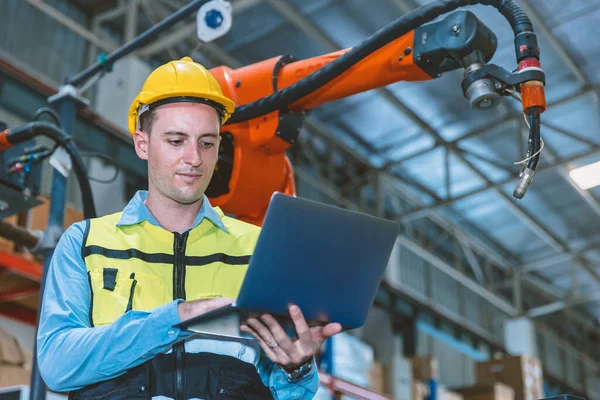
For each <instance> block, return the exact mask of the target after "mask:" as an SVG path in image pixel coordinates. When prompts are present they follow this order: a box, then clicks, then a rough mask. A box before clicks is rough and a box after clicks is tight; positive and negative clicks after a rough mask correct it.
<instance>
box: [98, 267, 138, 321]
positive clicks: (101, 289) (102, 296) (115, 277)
mask: <svg viewBox="0 0 600 400" xmlns="http://www.w3.org/2000/svg"><path fill="white" fill-rule="evenodd" d="M90 283H91V285H92V292H93V304H92V320H93V321H94V325H95V326H99V325H107V324H111V323H113V322H114V321H115V320H116V319H117V318H119V317H120V316H121V315H123V314H125V313H126V312H127V311H129V310H130V309H131V307H132V301H133V299H134V298H135V291H136V286H137V280H136V279H135V276H134V275H132V274H129V275H127V274H126V272H124V271H119V270H115V269H113V268H103V269H102V270H98V271H90Z"/></svg>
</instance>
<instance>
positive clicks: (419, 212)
mask: <svg viewBox="0 0 600 400" xmlns="http://www.w3.org/2000/svg"><path fill="white" fill-rule="evenodd" d="M594 155H600V150H598V149H592V150H589V151H586V152H583V153H579V154H576V155H574V156H571V157H567V158H565V159H562V160H560V161H559V162H557V163H554V164H550V165H544V166H542V167H540V168H538V169H537V170H536V175H539V174H540V173H544V172H548V171H553V170H555V169H556V168H558V167H560V166H563V165H566V164H568V163H571V162H575V161H578V160H580V159H584V158H587V157H589V156H594ZM509 183H516V177H512V176H511V177H509V178H506V179H503V180H501V181H499V182H496V183H492V184H487V185H485V186H482V187H480V188H478V189H474V190H471V191H469V192H466V193H463V194H461V195H459V196H455V197H453V198H451V199H448V200H443V201H441V202H439V203H437V204H433V205H431V206H425V207H421V208H417V209H416V210H413V211H410V212H408V213H406V214H404V215H403V216H401V217H400V218H399V220H400V221H401V222H409V221H412V220H415V219H418V218H422V217H423V216H425V215H427V214H429V213H430V212H431V211H432V210H435V209H438V208H441V207H445V206H448V205H450V204H452V203H454V202H456V201H459V200H463V199H466V198H467V197H471V196H474V195H476V194H479V193H482V192H485V191H487V190H494V189H497V188H499V187H502V186H504V185H506V184H509Z"/></svg>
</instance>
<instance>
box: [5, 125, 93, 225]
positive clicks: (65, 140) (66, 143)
mask: <svg viewBox="0 0 600 400" xmlns="http://www.w3.org/2000/svg"><path fill="white" fill-rule="evenodd" d="M40 135H42V136H46V137H49V138H50V139H52V140H54V141H55V142H57V143H59V144H60V145H62V146H63V147H64V148H65V150H66V151H67V153H68V154H69V156H70V157H71V160H72V162H73V171H74V172H75V176H76V177H77V182H78V183H79V187H80V188H81V196H82V197H83V214H84V217H85V218H86V219H88V218H95V217H96V207H95V205H94V197H93V196H92V188H91V186H90V181H89V180H88V177H87V172H86V169H85V166H84V165H83V161H82V160H81V157H80V156H79V151H78V150H77V147H76V146H75V143H74V142H73V140H72V138H71V136H69V135H67V134H66V133H65V132H64V131H63V130H61V129H60V128H58V127H56V126H54V125H52V124H49V123H47V122H30V123H28V124H25V125H21V126H19V127H16V128H13V129H11V130H10V131H8V132H7V134H6V136H5V138H4V139H5V140H6V141H7V142H8V143H10V144H13V145H14V144H17V143H22V142H25V141H27V140H30V139H33V138H34V137H36V136H40ZM0 139H2V138H1V137H0Z"/></svg>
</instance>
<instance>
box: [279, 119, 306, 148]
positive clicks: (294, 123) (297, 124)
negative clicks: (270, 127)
mask: <svg viewBox="0 0 600 400" xmlns="http://www.w3.org/2000/svg"><path fill="white" fill-rule="evenodd" d="M305 117H306V113H304V112H302V113H298V114H293V113H280V114H279V126H278V127H277V132H275V135H277V137H280V138H281V139H283V140H285V141H286V142H288V143H291V144H294V143H296V139H298V135H300V130H301V129H302V125H303V124H304V118H305Z"/></svg>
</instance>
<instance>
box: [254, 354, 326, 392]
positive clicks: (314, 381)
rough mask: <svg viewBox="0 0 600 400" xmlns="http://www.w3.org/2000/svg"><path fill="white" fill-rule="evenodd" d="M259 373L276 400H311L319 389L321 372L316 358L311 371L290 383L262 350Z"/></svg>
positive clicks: (313, 360) (285, 375)
mask: <svg viewBox="0 0 600 400" xmlns="http://www.w3.org/2000/svg"><path fill="white" fill-rule="evenodd" d="M258 372H259V374H260V377H261V380H262V382H263V384H264V385H265V386H267V387H268V388H269V389H270V390H271V394H272V395H273V399H275V400H283V399H298V400H310V399H312V398H313V397H314V396H315V394H316V393H317V390H318V389H319V372H318V367H317V363H316V361H315V358H314V357H313V359H312V368H311V370H310V371H309V372H308V373H307V374H306V375H304V376H303V377H302V378H300V379H299V380H297V381H290V380H289V379H288V377H287V374H286V373H285V372H284V371H283V370H282V369H281V367H279V366H278V365H277V364H275V363H273V362H272V361H271V360H269V358H268V357H267V356H266V354H265V353H264V352H263V351H262V350H261V356H260V360H259V364H258Z"/></svg>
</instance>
